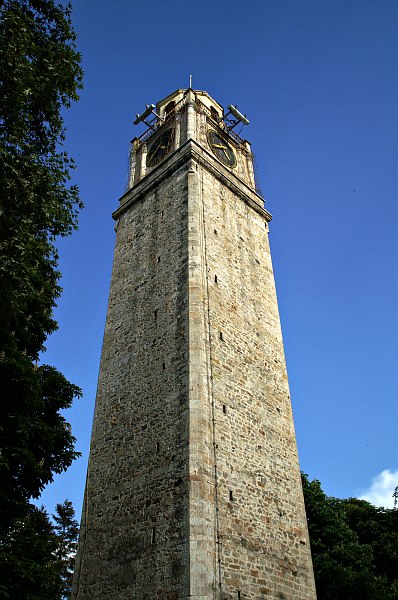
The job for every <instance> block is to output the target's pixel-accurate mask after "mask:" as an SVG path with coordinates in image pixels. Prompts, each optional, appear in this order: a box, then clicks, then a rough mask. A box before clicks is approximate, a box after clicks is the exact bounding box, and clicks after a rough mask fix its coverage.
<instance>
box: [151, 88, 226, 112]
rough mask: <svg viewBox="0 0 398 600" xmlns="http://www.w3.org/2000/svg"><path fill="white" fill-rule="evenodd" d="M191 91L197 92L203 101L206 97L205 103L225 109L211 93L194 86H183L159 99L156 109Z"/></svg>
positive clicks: (221, 109) (196, 94)
mask: <svg viewBox="0 0 398 600" xmlns="http://www.w3.org/2000/svg"><path fill="white" fill-rule="evenodd" d="M189 91H192V92H193V93H194V94H195V96H199V97H200V99H201V100H202V101H203V100H204V99H205V104H206V103H210V104H214V105H215V106H216V107H218V108H219V110H220V111H221V112H222V111H223V110H224V109H223V107H222V105H221V104H220V103H219V102H217V101H216V100H214V98H212V97H211V96H210V94H208V93H207V92H205V91H203V90H194V89H192V88H181V89H178V90H175V91H174V92H172V93H171V94H169V95H168V96H166V97H165V98H162V100H159V102H157V104H156V109H157V110H158V109H159V108H160V107H161V106H165V105H166V104H168V103H169V102H172V101H173V100H174V99H175V98H179V99H181V98H182V97H183V96H185V95H186V93H187V92H189ZM206 100H207V102H206Z"/></svg>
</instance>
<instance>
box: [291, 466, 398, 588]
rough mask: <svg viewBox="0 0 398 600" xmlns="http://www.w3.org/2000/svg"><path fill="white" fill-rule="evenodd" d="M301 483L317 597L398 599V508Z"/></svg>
mask: <svg viewBox="0 0 398 600" xmlns="http://www.w3.org/2000/svg"><path fill="white" fill-rule="evenodd" d="M302 483H303V491H304V499H305V506H306V512H307V520H308V531H309V536H310V542H311V552H312V560H313V565H314V574H315V582H316V587H317V594H318V600H396V599H397V598H398V575H397V573H398V511H395V510H387V509H381V508H376V507H374V506H372V505H371V504H369V503H368V502H365V501H364V500H357V499H356V498H350V499H348V500H340V499H338V498H332V497H328V496H326V494H325V493H324V492H323V491H322V488H321V484H320V482H319V481H317V480H314V481H311V482H310V481H309V480H308V477H307V475H305V474H302Z"/></svg>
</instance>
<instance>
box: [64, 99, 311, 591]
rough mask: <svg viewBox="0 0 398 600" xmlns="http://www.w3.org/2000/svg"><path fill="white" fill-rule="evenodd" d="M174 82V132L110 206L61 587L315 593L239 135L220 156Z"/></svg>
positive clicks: (264, 244)
mask: <svg viewBox="0 0 398 600" xmlns="http://www.w3.org/2000/svg"><path fill="white" fill-rule="evenodd" d="M180 92H184V93H185V92H186V91H179V92H178V93H176V94H177V95H175V96H173V95H172V96H170V97H169V98H168V99H166V100H167V102H163V104H162V103H160V106H158V113H160V114H163V113H162V112H161V111H162V110H163V111H164V110H165V107H166V105H167V106H170V101H173V97H174V98H175V99H176V101H178V102H179V105H177V106H179V107H180V108H179V109H178V110H176V111H175V114H174V115H172V117H171V118H169V121H166V123H168V125H167V126H173V124H174V126H176V127H177V125H176V124H177V122H178V144H177V143H176V147H175V148H174V150H173V151H172V152H171V153H170V154H168V155H167V156H165V157H164V159H163V160H162V162H160V164H158V165H157V166H155V167H154V168H151V169H147V168H146V166H145V152H144V148H143V147H142V144H140V143H139V142H137V141H135V143H134V148H135V150H134V152H135V155H134V157H133V160H132V168H133V169H134V168H135V174H132V176H131V181H132V182H134V185H133V187H132V188H131V189H130V190H129V191H128V192H127V193H126V194H125V195H124V196H123V197H122V199H121V204H120V208H119V209H118V210H117V211H116V212H115V215H114V216H115V218H116V219H117V238H116V247H115V257H114V265H113V273H112V283H111V291H110V297H109V306H108V315H107V321H106V328H105V335H104V342H103V350H102V359H101V366H100V376H99V383H98V393H97V401H96V409H95V416H94V424H93V432H92V442H91V453H90V462H89V468H88V475H87V484H86V495H85V506H84V509H83V516H82V532H81V539H80V543H79V552H78V561H77V569H76V574H75V580H74V590H73V598H76V599H78V600H85V599H104V600H113V599H115V600H116V599H118V600H125V599H126V600H127V599H131V598H139V599H153V598H159V599H169V600H171V599H176V600H177V599H179V600H184V599H187V598H196V599H203V600H204V599H208V600H210V598H224V599H227V598H231V599H232V598H235V599H238V598H242V599H243V598H246V599H247V598H250V599H253V600H259V599H260V598H262V599H267V600H269V599H283V598H284V599H286V600H293V599H295V600H296V599H297V600H314V599H315V588H314V581H313V575H312V566H311V556H310V550H309V543H308V535H307V530H306V520H305V514H304V506H303V497H302V491H301V483H300V473H299V467H298V459H297V452H296V443H295V434H294V427H293V419H292V414H291V406H290V398H289V388H288V381H287V374H286V366H285V359H284V353H283V342H282V335H281V330H280V322H279V314H278V307H277V300H276V293H275V285H274V277H273V271H272V264H271V255H270V250H269V243H268V221H269V220H270V218H271V217H270V215H269V213H267V211H265V210H264V209H263V203H262V200H261V198H260V197H259V196H258V195H257V194H256V192H255V186H254V179H253V171H252V168H251V155H250V153H249V152H248V150H247V148H248V144H247V143H246V144H240V145H239V144H238V143H236V144H233V142H232V141H231V145H233V147H234V150H235V152H236V154H237V166H236V168H235V169H233V170H231V169H229V168H227V167H226V166H224V165H223V164H221V163H220V162H219V161H218V160H217V158H216V157H215V156H214V153H212V152H211V151H210V149H209V146H208V143H207V138H206V131H207V129H208V128H209V127H214V126H215V125H214V123H213V122H212V121H211V118H210V116H209V114H208V112H209V110H210V107H211V106H212V104H211V103H212V102H214V101H212V99H211V98H210V97H208V96H207V95H206V97H205V96H203V94H204V93H201V94H202V96H198V95H195V93H194V92H193V91H188V93H187V94H185V95H184V93H180ZM170 99H171V100H170ZM200 99H202V100H206V102H205V105H204V108H203V106H202V104H200ZM214 107H215V108H216V109H217V110H219V109H220V107H219V105H218V104H217V103H214ZM163 127H166V124H165V125H164V126H163ZM144 145H145V144H144ZM140 153H141V154H140ZM138 164H139V165H140V167H139V169H138V170H137V165H138Z"/></svg>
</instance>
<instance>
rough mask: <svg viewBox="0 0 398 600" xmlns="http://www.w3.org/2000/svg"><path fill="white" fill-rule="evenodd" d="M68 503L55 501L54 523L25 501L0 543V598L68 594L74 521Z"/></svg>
mask: <svg viewBox="0 0 398 600" xmlns="http://www.w3.org/2000/svg"><path fill="white" fill-rule="evenodd" d="M74 517H75V512H74V510H73V507H72V503H71V502H69V501H68V500H65V502H64V503H63V504H57V507H56V515H53V519H54V521H55V525H54V524H53V523H52V522H51V521H50V519H49V517H48V515H47V513H46V511H45V510H44V509H43V508H40V509H39V508H37V507H35V506H33V505H31V504H29V505H28V510H27V511H26V513H25V515H24V517H23V518H22V519H17V520H16V521H15V522H14V526H13V528H12V529H10V530H9V531H8V532H7V534H6V535H3V536H2V537H1V544H0V598H4V599H6V598H10V599H12V600H14V599H15V598H18V599H19V600H56V599H59V600H60V599H61V598H69V597H70V591H71V577H72V572H73V567H74V561H75V553H76V544H77V537H78V532H79V529H78V524H77V521H76V520H75V518H74Z"/></svg>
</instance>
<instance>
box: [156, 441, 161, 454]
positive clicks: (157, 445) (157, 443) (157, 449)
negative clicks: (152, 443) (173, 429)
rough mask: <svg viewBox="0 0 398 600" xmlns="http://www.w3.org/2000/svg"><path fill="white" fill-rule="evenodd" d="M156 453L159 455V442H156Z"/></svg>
mask: <svg viewBox="0 0 398 600" xmlns="http://www.w3.org/2000/svg"><path fill="white" fill-rule="evenodd" d="M156 452H157V453H158V454H159V452H160V442H156Z"/></svg>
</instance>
